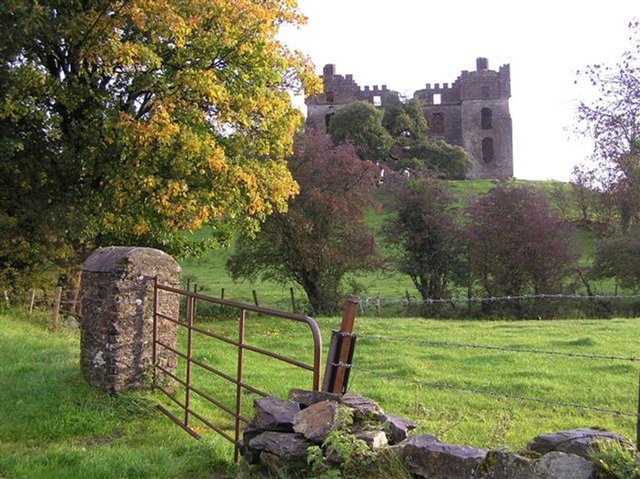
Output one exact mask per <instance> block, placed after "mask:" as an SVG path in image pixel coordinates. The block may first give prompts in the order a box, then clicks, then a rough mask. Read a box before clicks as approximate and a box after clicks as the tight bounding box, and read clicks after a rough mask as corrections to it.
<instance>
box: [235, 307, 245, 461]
mask: <svg viewBox="0 0 640 479" xmlns="http://www.w3.org/2000/svg"><path fill="white" fill-rule="evenodd" d="M246 315H247V312H246V310H244V309H241V310H240V314H239V315H238V359H237V361H238V364H237V365H236V366H237V369H236V417H235V447H234V451H233V460H234V461H235V462H238V457H239V453H240V449H239V447H238V444H239V443H240V434H241V422H240V416H241V414H242V384H243V382H242V376H243V373H244V330H245V320H246Z"/></svg>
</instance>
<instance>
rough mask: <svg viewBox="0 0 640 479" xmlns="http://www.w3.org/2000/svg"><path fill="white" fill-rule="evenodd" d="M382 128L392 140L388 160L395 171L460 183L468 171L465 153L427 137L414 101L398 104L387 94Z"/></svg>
mask: <svg viewBox="0 0 640 479" xmlns="http://www.w3.org/2000/svg"><path fill="white" fill-rule="evenodd" d="M383 106H384V117H383V120H382V125H383V126H384V127H385V128H386V129H387V131H388V132H389V133H390V135H391V136H392V137H393V139H394V142H395V143H394V146H393V148H392V149H391V152H390V157H391V159H392V160H394V161H395V164H394V165H393V166H392V168H393V169H395V170H405V169H408V170H410V171H413V172H416V173H427V174H429V175H431V176H434V177H438V178H444V179H452V180H461V179H464V178H465V177H466V174H467V173H468V172H469V170H470V169H471V166H472V165H471V161H470V160H469V157H468V155H467V152H466V151H465V150H464V149H463V148H461V147H459V146H454V145H450V144H448V143H446V142H445V141H443V140H433V139H430V138H429V137H428V129H427V122H426V120H425V119H424V114H423V112H422V108H421V106H420V102H418V101H417V100H415V99H411V100H408V101H406V102H404V103H403V102H401V101H400V99H399V98H398V96H397V94H395V95H394V94H388V95H387V96H386V97H385V99H384V102H383Z"/></svg>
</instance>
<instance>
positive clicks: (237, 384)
mask: <svg viewBox="0 0 640 479" xmlns="http://www.w3.org/2000/svg"><path fill="white" fill-rule="evenodd" d="M165 294H170V295H178V296H179V297H180V300H181V305H183V314H181V315H180V317H178V318H173V317H169V316H167V315H165V314H162V313H160V312H159V308H158V301H159V296H160V295H165ZM203 303H205V304H209V305H216V306H217V307H219V308H220V309H223V308H224V310H226V311H229V310H232V311H235V312H237V330H236V337H235V338H232V337H227V336H224V335H222V334H220V333H219V332H216V331H213V330H211V329H212V328H210V327H208V326H209V325H207V327H206V328H205V327H203V326H202V325H201V324H196V322H195V319H196V309H197V307H196V306H197V305H198V306H200V305H201V304H203ZM248 313H255V314H257V315H260V317H274V318H283V319H285V320H289V321H293V322H301V323H305V324H306V325H308V327H309V330H310V334H311V340H312V343H313V362H312V364H307V363H304V362H301V361H299V360H297V359H295V358H291V357H287V356H283V355H281V354H278V353H276V352H274V351H269V350H267V349H263V348H260V347H256V346H252V345H250V344H247V343H246V342H245V328H246V327H247V315H248ZM163 322H168V323H173V324H174V325H176V326H177V328H178V330H180V329H183V332H184V335H185V336H186V340H184V339H183V341H182V342H183V343H186V345H183V346H177V347H173V346H171V345H168V344H164V343H162V342H161V341H159V340H158V339H157V335H156V331H157V330H158V328H159V327H162V326H163ZM165 326H166V324H165ZM198 337H203V338H210V339H213V340H215V341H220V342H222V343H224V344H227V345H231V346H232V347H233V348H235V349H236V351H237V359H236V368H235V369H236V371H235V374H229V373H227V372H223V371H221V370H220V369H218V368H217V367H216V366H215V365H212V364H209V363H208V362H207V361H205V360H202V359H201V358H198V357H195V356H194V353H193V352H194V343H195V342H196V341H197V340H198ZM153 343H154V344H153V363H154V378H153V380H154V385H155V386H156V387H157V389H159V390H160V391H162V392H163V393H164V395H165V396H166V397H167V398H169V399H170V401H171V402H172V403H173V404H174V405H175V406H177V407H178V408H179V409H180V413H179V415H180V417H179V416H178V415H176V414H174V413H173V412H171V411H170V410H169V409H168V408H167V407H164V406H159V407H160V409H161V410H162V411H163V412H164V413H165V414H166V415H167V416H168V417H169V418H171V419H172V420H173V421H174V422H175V423H176V424H178V425H179V426H180V427H182V428H183V429H184V430H185V431H187V432H188V433H189V434H191V435H192V436H193V437H195V438H200V434H199V433H198V431H197V429H198V428H197V427H194V426H195V425H194V424H193V422H194V420H195V421H199V423H200V424H204V425H205V426H206V427H208V428H210V429H212V430H213V431H216V432H217V433H218V434H220V435H221V436H223V437H224V438H225V439H227V440H228V441H230V442H231V443H233V444H234V446H235V453H234V458H235V460H236V461H237V460H238V453H239V448H238V446H239V444H240V438H241V432H242V425H243V423H244V424H246V423H247V422H248V421H249V419H248V418H247V417H245V416H244V415H243V414H242V399H243V393H246V392H250V393H253V394H256V395H259V396H266V395H267V393H266V392H265V391H262V390H260V389H258V388H255V387H253V386H251V385H249V384H247V383H246V382H245V380H244V378H243V374H244V366H245V351H252V352H254V353H257V354H258V355H260V356H267V357H270V358H273V359H274V360H276V361H279V362H284V363H287V364H289V365H291V366H292V367H296V368H302V369H304V370H307V371H310V373H311V374H310V376H311V378H310V382H309V385H310V387H311V389H312V390H314V391H317V390H319V389H320V361H321V349H322V339H321V336H320V330H319V328H318V325H317V323H316V322H315V320H314V319H312V318H310V317H309V316H305V315H301V314H294V313H287V312H282V311H276V310H273V309H269V308H262V307H259V306H253V305H249V304H243V303H239V302H235V301H228V300H224V299H217V298H213V297H209V296H204V295H202V294H198V293H192V292H189V291H184V290H180V289H176V288H172V287H169V286H163V285H161V284H158V283H157V282H156V284H155V291H154V338H153ZM161 350H165V351H169V352H171V353H173V354H175V355H176V356H177V358H181V359H182V361H181V364H180V369H181V370H182V371H180V370H177V371H169V370H168V369H167V368H166V367H163V366H161V365H159V364H158V362H157V361H156V357H157V356H158V352H159V351H161ZM183 368H184V369H183ZM195 368H200V369H202V370H204V371H207V372H208V373H211V374H213V375H215V377H217V378H221V379H222V380H223V381H224V382H225V383H227V382H228V383H230V384H231V385H232V387H234V388H235V405H234V406H229V405H228V404H224V403H223V401H222V400H220V399H219V398H216V397H213V395H212V394H211V393H209V392H205V391H203V388H202V387H201V385H197V384H194V378H193V372H194V369H195ZM162 384H171V385H172V386H166V385H164V386H163V385H162ZM176 385H179V386H177V388H179V389H181V390H183V391H181V392H180V393H179V394H177V393H176V388H175V386H176ZM195 397H198V398H199V400H200V399H201V400H204V401H206V402H207V403H210V404H212V405H214V406H215V407H216V408H217V409H218V410H220V411H223V412H224V413H225V414H226V415H229V416H231V418H232V419H233V423H234V428H233V429H234V432H233V434H229V433H228V432H227V431H225V430H224V429H223V428H222V427H220V425H218V424H214V423H213V422H212V421H211V420H210V419H208V418H207V417H205V416H204V415H203V414H202V412H198V411H197V410H194V408H193V406H192V400H193V399H194V398H195Z"/></svg>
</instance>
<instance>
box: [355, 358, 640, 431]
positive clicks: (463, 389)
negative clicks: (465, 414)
mask: <svg viewBox="0 0 640 479" xmlns="http://www.w3.org/2000/svg"><path fill="white" fill-rule="evenodd" d="M351 369H352V371H361V372H363V373H364V374H369V375H373V376H377V377H380V378H383V379H387V380H394V381H401V382H408V383H411V384H415V385H418V386H424V387H430V388H433V389H438V390H442V391H444V390H448V391H457V392H464V393H473V394H478V395H483V396H489V397H493V398H499V399H512V400H518V401H523V402H532V403H538V404H545V405H550V406H557V407H566V408H574V409H583V410H589V411H594V412H598V413H601V414H610V415H614V416H624V417H633V418H638V419H640V413H630V412H625V411H618V410H615V409H607V408H603V407H598V406H589V405H586V404H579V403H571V402H564V401H554V400H552V399H544V398H532V397H528V396H521V395H519V394H513V393H505V392H498V391H488V390H485V389H480V388H473V387H469V386H455V385H453V384H446V383H442V382H439V381H424V380H422V381H418V380H409V379H405V378H401V377H399V376H395V375H393V374H388V373H387V374H385V373H379V372H376V371H373V370H371V369H366V368H361V367H357V366H354V365H351Z"/></svg>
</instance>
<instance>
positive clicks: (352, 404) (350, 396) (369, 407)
mask: <svg viewBox="0 0 640 479" xmlns="http://www.w3.org/2000/svg"><path fill="white" fill-rule="evenodd" d="M340 402H341V403H342V404H344V405H345V406H347V407H348V408H349V409H352V410H353V414H354V419H355V420H384V411H383V410H382V408H381V407H380V406H379V405H378V403H376V402H375V401H374V400H372V399H369V398H366V397H364V396H361V395H360V394H356V393H345V394H343V395H342V398H341V399H340Z"/></svg>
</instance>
